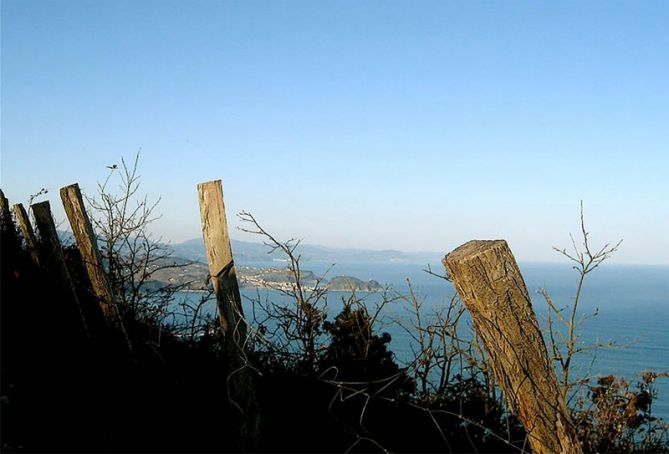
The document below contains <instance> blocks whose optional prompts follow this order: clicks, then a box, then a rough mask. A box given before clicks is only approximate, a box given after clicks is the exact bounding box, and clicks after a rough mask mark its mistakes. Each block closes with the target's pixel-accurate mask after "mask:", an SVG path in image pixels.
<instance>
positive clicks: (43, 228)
mask: <svg viewBox="0 0 669 454" xmlns="http://www.w3.org/2000/svg"><path fill="white" fill-rule="evenodd" d="M31 209H32V210H33V214H34V215H35V225H36V226H37V230H38V231H39V237H40V244H39V251H40V256H39V260H40V263H41V264H42V266H45V267H46V268H47V269H48V270H49V272H50V273H52V274H53V275H54V277H55V280H56V281H57V282H59V283H60V284H61V287H62V288H63V290H64V291H65V292H66V293H67V294H68V296H69V297H70V298H71V300H72V301H73V302H74V303H75V304H76V305H77V309H78V311H79V315H80V317H81V321H82V323H83V325H84V330H85V332H86V335H88V326H87V324H86V318H85V317H84V313H83V310H82V307H81V303H80V302H79V298H78V297H77V290H76V287H75V286H74V281H73V280H72V276H71V275H70V272H69V271H68V269H67V264H66V263H65V256H64V255H63V249H62V247H61V245H60V240H59V239H58V233H57V232H56V225H55V224H54V222H53V216H52V215H51V206H50V205H49V202H40V203H35V204H33V205H31Z"/></svg>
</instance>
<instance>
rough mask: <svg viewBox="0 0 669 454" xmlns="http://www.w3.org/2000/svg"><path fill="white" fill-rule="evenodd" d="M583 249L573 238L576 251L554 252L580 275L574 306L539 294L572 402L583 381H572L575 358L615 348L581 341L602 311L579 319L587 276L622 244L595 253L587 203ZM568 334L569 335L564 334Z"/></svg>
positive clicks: (544, 292)
mask: <svg viewBox="0 0 669 454" xmlns="http://www.w3.org/2000/svg"><path fill="white" fill-rule="evenodd" d="M580 220H581V241H582V243H581V245H580V246H579V245H577V242H576V240H575V239H574V236H573V235H571V234H570V235H569V236H570V237H571V243H572V251H567V249H566V248H562V249H560V248H556V247H554V248H553V249H554V250H555V251H557V252H559V253H560V254H561V255H563V256H564V257H566V258H568V259H569V260H570V261H571V262H572V263H574V265H573V267H572V268H573V269H574V270H576V272H577V273H578V283H577V286H576V293H575V295H574V298H573V302H572V303H571V304H569V305H567V306H564V307H559V306H558V305H557V304H556V303H555V301H554V300H553V298H552V297H551V296H550V294H549V293H548V291H547V290H546V289H540V290H539V293H540V294H541V295H542V296H543V298H544V300H545V301H546V303H547V304H548V309H549V312H548V317H547V325H548V326H547V330H548V344H549V349H550V352H551V354H552V358H553V360H554V361H555V362H557V364H558V366H559V369H558V370H559V372H560V373H561V379H560V384H561V391H562V394H563V397H564V399H565V400H566V401H567V402H570V401H571V399H572V398H573V397H574V396H575V395H576V394H577V393H578V387H577V388H576V390H575V391H574V393H571V394H570V391H571V390H572V388H574V386H575V385H578V384H579V383H581V382H582V380H572V379H571V372H572V366H573V359H574V357H575V356H577V355H579V354H580V353H584V352H586V351H590V350H595V349H598V348H601V347H606V346H613V344H614V343H613V342H612V341H610V342H608V343H595V344H591V345H585V344H584V343H583V342H581V341H580V340H579V331H578V329H579V327H580V326H582V325H583V323H584V322H585V321H586V320H588V319H589V318H591V317H595V316H597V315H598V310H596V311H595V312H594V313H593V314H590V315H585V316H580V317H579V312H578V309H579V303H580V302H581V292H582V290H583V284H584V283H585V278H586V276H587V275H588V274H589V273H591V272H592V271H594V270H595V269H596V268H597V267H599V266H600V265H601V264H602V263H603V262H605V261H606V260H608V259H609V258H610V257H611V255H612V254H613V253H614V252H616V251H617V250H618V247H619V246H620V244H621V243H622V240H620V241H618V242H617V243H615V244H614V245H612V244H611V243H606V244H605V245H604V246H602V247H601V248H599V249H597V250H594V249H592V246H591V244H590V241H589V232H588V231H587V230H586V227H585V219H584V214H583V202H581V216H580ZM556 323H559V324H561V325H562V328H563V329H559V328H558V327H556V326H555V325H556ZM565 330H566V333H565V332H564V331H565Z"/></svg>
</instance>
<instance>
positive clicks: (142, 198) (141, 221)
mask: <svg viewBox="0 0 669 454" xmlns="http://www.w3.org/2000/svg"><path fill="white" fill-rule="evenodd" d="M138 165H139V153H137V154H136V155H135V158H134V160H133V162H131V163H127V162H126V161H125V159H123V158H121V166H117V165H113V166H108V169H109V173H108V175H107V177H106V178H105V180H104V181H103V182H99V183H98V186H97V191H96V194H95V195H94V196H88V195H87V196H86V199H87V201H88V204H89V205H90V207H91V208H92V210H91V221H92V223H93V226H94V228H95V230H96V234H97V236H98V241H99V243H100V246H101V247H100V252H101V255H102V258H103V262H104V264H105V266H106V268H107V274H108V277H109V281H110V285H111V288H112V292H113V295H114V304H116V306H117V310H118V313H119V314H120V315H121V318H122V319H125V320H134V321H138V322H145V323H146V324H148V325H151V326H157V327H160V326H161V322H162V320H163V319H164V318H165V317H166V316H167V314H168V311H169V310H170V303H171V302H172V301H173V300H174V296H175V293H176V292H178V291H180V290H183V289H184V288H186V287H187V286H188V284H181V285H161V284H158V283H157V282H156V281H153V276H154V275H155V274H156V273H157V272H159V271H161V270H165V269H177V268H180V267H183V266H185V265H187V264H183V263H182V264H177V263H176V262H175V261H174V260H173V259H172V258H171V257H172V252H171V250H170V248H169V246H168V245H167V244H165V243H163V242H161V239H160V238H154V237H153V236H152V234H151V233H150V231H149V228H150V226H151V224H152V223H153V222H154V221H156V220H157V219H159V217H160V216H159V215H158V214H156V208H157V206H158V203H159V202H160V199H158V200H156V201H150V200H149V199H148V197H147V196H146V195H140V193H139V189H140V186H141V185H140V183H141V176H140V174H139V172H138ZM113 183H116V184H117V185H116V186H115V187H114V186H113ZM157 335H158V338H159V337H160V329H158V333H157Z"/></svg>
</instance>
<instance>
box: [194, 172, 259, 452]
mask: <svg viewBox="0 0 669 454" xmlns="http://www.w3.org/2000/svg"><path fill="white" fill-rule="evenodd" d="M197 190H198V198H199V202H200V215H201V218H202V236H203V237H204V245H205V248H206V250H207V259H208V262H209V274H210V275H211V281H212V284H213V286H214V291H215V293H216V301H217V303H218V317H219V320H220V324H221V330H222V332H223V337H224V339H225V343H226V350H227V352H228V356H229V361H230V367H231V369H232V371H233V372H232V374H231V376H230V377H229V380H228V383H229V386H230V393H229V394H230V395H231V397H232V399H233V400H234V401H235V404H236V405H237V406H238V407H239V408H240V409H241V410H242V412H243V418H242V419H243V420H242V423H241V427H240V435H241V442H242V444H243V445H244V446H242V448H244V449H252V448H253V447H254V445H255V444H256V443H257V440H258V430H259V423H260V419H259V415H258V410H257V403H256V399H255V389H254V386H253V376H252V373H251V369H250V368H249V367H248V365H247V363H246V328H247V327H246V321H245V320H244V315H243V312H242V299H241V296H240V294H239V284H238V283H237V274H236V271H235V264H234V261H233V259H232V248H231V247H230V236H229V235H228V224H227V220H226V217H225V204H224V202H223V186H222V184H221V180H215V181H209V182H206V183H201V184H198V186H197Z"/></svg>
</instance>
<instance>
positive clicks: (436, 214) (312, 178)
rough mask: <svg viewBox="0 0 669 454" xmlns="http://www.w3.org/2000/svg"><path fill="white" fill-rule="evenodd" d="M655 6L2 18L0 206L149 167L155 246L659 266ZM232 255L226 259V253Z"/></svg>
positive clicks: (6, 5) (663, 157) (666, 127)
mask: <svg viewBox="0 0 669 454" xmlns="http://www.w3.org/2000/svg"><path fill="white" fill-rule="evenodd" d="M668 23H669V2H666V1H656V2H653V1H644V2H632V1H626V2H616V1H606V2H596V1H590V2H581V1H574V2H569V1H567V2H537V1H531V2H522V1H513V2H512V1H499V2H493V1H485V2H484V1H478V2H472V1H462V2H454V1H451V2H446V1H440V2H428V1H419V2H408V1H405V2H394V1H378V2H377V1H364V2H361V1H335V2H328V1H316V2H314V1H303V2H297V1H294V2H293V1H271V2H270V1H263V2H254V1H239V2H232V1H210V2H209V1H186V0H179V1H167V0H160V1H141V0H133V1H97V0H96V1H79V0H60V1H39V0H29V1H21V0H3V1H2V139H1V140H2V141H1V145H2V157H1V164H2V169H1V178H2V184H1V186H2V188H3V190H4V191H5V194H6V195H7V196H8V197H9V198H10V202H12V203H14V202H17V201H23V202H25V201H27V199H28V197H29V195H30V194H32V193H35V192H37V191H38V190H39V189H40V188H41V187H47V188H48V189H49V190H50V191H51V192H50V194H48V198H49V199H50V200H51V203H52V205H53V206H54V207H55V208H56V215H57V217H60V218H64V215H63V214H62V209H60V203H59V198H58V194H57V192H58V188H60V187H61V186H64V185H66V184H69V183H72V182H75V181H76V182H79V184H80V185H81V187H82V189H83V190H84V191H85V192H88V193H92V192H94V190H95V183H96V181H99V180H102V179H104V178H105V176H106V169H105V166H106V165H108V164H111V163H117V162H119V158H120V157H121V156H124V157H126V158H127V159H132V156H133V155H134V154H135V153H136V151H137V150H138V149H139V148H141V150H142V153H141V171H142V175H143V188H144V190H145V191H146V192H147V193H148V194H149V195H151V196H154V197H157V196H159V195H160V196H162V202H161V205H160V208H159V209H160V211H161V212H162V213H163V218H162V219H161V220H160V221H158V222H157V223H156V225H155V231H156V233H157V234H160V235H162V236H164V237H165V238H168V239H172V240H174V241H180V240H185V239H190V238H194V237H197V236H198V235H199V234H200V224H199V211H198V207H197V193H196V188H195V187H196V184H197V183H198V182H202V181H206V180H210V179H217V178H220V179H222V180H223V185H224V189H225V196H226V204H227V211H228V217H229V218H230V221H232V222H231V224H232V225H233V226H234V225H236V222H234V219H233V218H234V213H235V212H238V211H240V210H242V209H244V210H249V211H251V212H253V213H254V214H255V215H256V217H257V218H258V219H260V220H261V221H262V222H263V224H265V226H266V227H267V228H268V229H269V230H271V231H273V232H275V233H276V234H277V235H278V236H279V237H284V238H285V237H291V236H295V237H300V238H303V239H304V241H305V242H309V243H319V244H324V245H329V246H342V247H359V248H373V249H385V248H395V249H402V250H436V251H444V252H447V251H449V250H451V249H452V248H454V247H456V246H458V245H459V244H461V243H463V242H465V241H467V240H469V239H473V238H479V239H484V238H505V239H507V240H508V241H509V243H510V245H511V247H512V249H513V250H514V252H515V254H516V256H517V258H519V259H520V260H526V261H557V260H560V258H559V257H558V256H557V254H556V253H555V252H553V251H552V250H551V246H553V245H560V246H561V245H565V246H566V245H568V244H569V232H576V231H577V229H578V210H579V201H580V200H581V199H582V200H584V203H585V208H586V220H587V222H588V225H589V227H590V230H591V237H592V240H593V241H594V242H595V243H596V244H599V243H601V242H605V241H614V240H617V239H619V238H623V239H624V243H623V245H622V248H621V251H620V252H619V253H618V254H617V256H616V257H615V259H614V262H618V263H654V264H669V235H668V233H669V203H668V202H667V200H668V199H669V197H668V196H669V183H668V181H669V179H668V178H667V174H669V142H668V136H669V33H668V32H667V24H668ZM237 236H238V237H242V236H241V235H237Z"/></svg>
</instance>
